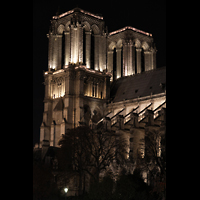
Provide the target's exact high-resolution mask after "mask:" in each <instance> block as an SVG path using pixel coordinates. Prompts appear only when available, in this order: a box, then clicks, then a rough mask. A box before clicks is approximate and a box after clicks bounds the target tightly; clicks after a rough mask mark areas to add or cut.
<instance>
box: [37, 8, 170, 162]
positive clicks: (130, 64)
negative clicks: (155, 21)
mask: <svg viewBox="0 0 200 200" xmlns="http://www.w3.org/2000/svg"><path fill="white" fill-rule="evenodd" d="M47 37H48V39H49V50H48V71H46V72H44V80H45V81H44V85H45V97H44V112H43V121H42V124H41V127H40V144H39V147H40V148H43V147H48V146H54V147H59V145H58V142H59V140H60V139H61V138H62V134H65V133H66V131H67V129H69V128H74V127H77V126H79V125H81V124H86V125H89V126H91V127H92V128H95V127H96V126H97V125H100V124H101V125H102V126H105V127H107V128H108V129H112V130H115V131H117V132H121V133H122V134H123V135H124V137H125V138H126V140H127V143H128V144H129V149H127V150H128V152H129V155H128V157H127V159H130V160H131V159H132V158H137V156H138V154H141V156H144V144H141V142H140V139H141V138H144V135H145V131H147V130H150V129H151V130H160V131H163V130H164V129H163V127H164V126H165V108H166V79H165V78H166V77H165V74H166V68H165V67H164V68H158V69H156V52H157V50H156V47H155V44H154V41H153V37H152V34H150V33H147V32H144V31H141V30H138V29H136V28H133V27H130V26H127V27H124V28H122V29H119V30H117V31H114V32H111V33H107V32H106V28H105V22H104V21H103V17H102V16H99V15H95V14H92V13H89V12H87V11H84V10H82V9H79V8H75V9H73V10H70V11H68V12H66V13H63V14H61V15H59V16H54V17H53V18H52V20H51V26H50V30H49V33H48V34H47ZM108 119H110V120H108ZM163 134H164V132H163ZM44 149H45V148H44ZM44 155H45V151H44V152H43V156H44ZM159 155H160V154H159Z"/></svg>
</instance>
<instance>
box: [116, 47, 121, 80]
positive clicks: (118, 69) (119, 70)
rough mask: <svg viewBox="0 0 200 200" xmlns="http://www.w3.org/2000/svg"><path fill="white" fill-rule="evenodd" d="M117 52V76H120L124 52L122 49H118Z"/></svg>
mask: <svg viewBox="0 0 200 200" xmlns="http://www.w3.org/2000/svg"><path fill="white" fill-rule="evenodd" d="M116 52H117V78H120V77H121V76H122V75H121V59H122V57H121V52H122V49H121V48H120V49H116Z"/></svg>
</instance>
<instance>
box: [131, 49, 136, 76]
mask: <svg viewBox="0 0 200 200" xmlns="http://www.w3.org/2000/svg"><path fill="white" fill-rule="evenodd" d="M131 48H132V73H133V74H135V67H136V66H135V47H134V46H133V45H132V46H131Z"/></svg>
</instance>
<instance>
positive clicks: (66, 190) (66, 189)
mask: <svg viewBox="0 0 200 200" xmlns="http://www.w3.org/2000/svg"><path fill="white" fill-rule="evenodd" d="M64 191H65V200H66V198H67V192H68V188H67V187H66V188H64Z"/></svg>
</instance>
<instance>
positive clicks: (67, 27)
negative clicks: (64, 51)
mask: <svg viewBox="0 0 200 200" xmlns="http://www.w3.org/2000/svg"><path fill="white" fill-rule="evenodd" d="M70 24H71V22H70V21H68V22H67V23H66V24H65V30H66V31H70Z"/></svg>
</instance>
